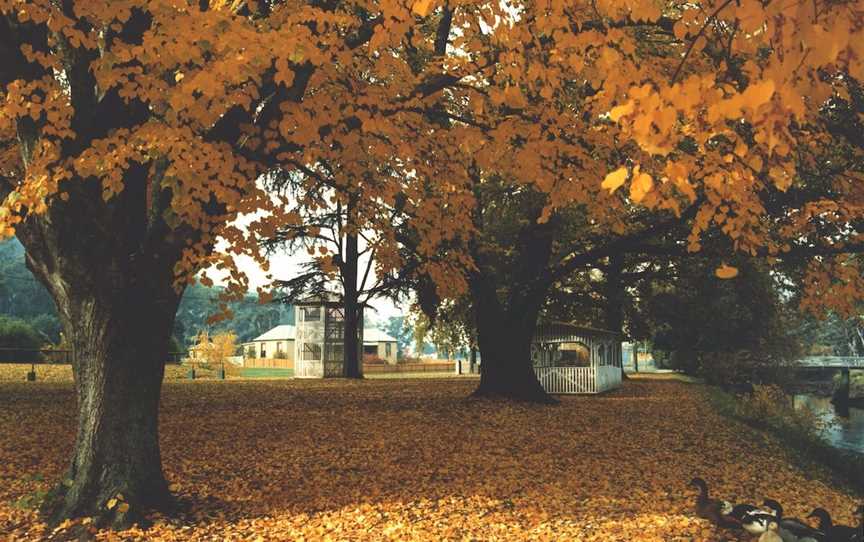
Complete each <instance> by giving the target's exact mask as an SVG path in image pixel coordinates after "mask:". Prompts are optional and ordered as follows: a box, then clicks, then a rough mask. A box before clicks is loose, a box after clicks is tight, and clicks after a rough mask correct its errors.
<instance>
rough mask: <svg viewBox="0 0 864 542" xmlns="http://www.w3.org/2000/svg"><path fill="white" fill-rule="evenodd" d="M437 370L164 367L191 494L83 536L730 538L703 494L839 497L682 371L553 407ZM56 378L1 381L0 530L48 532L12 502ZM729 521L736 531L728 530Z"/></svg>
mask: <svg viewBox="0 0 864 542" xmlns="http://www.w3.org/2000/svg"><path fill="white" fill-rule="evenodd" d="M475 385H476V383H475V382H471V381H466V380H458V379H449V380H422V381H410V380H378V381H360V382H347V381H267V382H243V381H232V382H182V381H181V382H167V383H166V384H165V387H164V392H163V401H162V412H161V435H162V443H163V462H164V466H165V471H166V474H167V476H168V479H169V480H170V482H171V484H172V490H174V491H175V492H177V493H178V494H179V495H180V496H181V497H183V498H184V499H185V500H187V502H190V503H192V504H191V508H190V509H189V510H188V512H187V513H185V515H183V516H182V517H178V518H162V517H159V516H156V517H154V520H155V525H154V526H153V527H152V528H151V529H149V530H148V531H142V530H140V529H133V530H130V531H125V532H121V533H114V532H110V531H100V532H98V533H97V535H96V538H97V539H99V540H357V541H366V540H433V541H438V540H502V541H518V540H576V541H604V542H611V541H628V542H636V541H666V542H670V541H690V540H696V541H719V540H747V539H748V538H747V537H746V536H744V535H732V534H729V533H723V532H722V531H719V530H717V529H715V528H714V527H712V526H711V525H709V524H707V523H706V522H705V521H704V520H700V519H697V518H695V517H694V515H693V513H692V510H691V507H692V501H693V495H694V494H693V492H692V491H691V490H690V489H688V488H687V487H686V485H687V482H688V481H689V480H690V479H691V478H692V477H693V476H695V475H698V476H702V477H704V478H705V479H706V480H708V482H709V484H711V489H712V492H713V493H714V494H716V495H717V496H718V497H722V498H726V499H730V500H733V501H736V502H754V501H759V502H761V500H762V498H763V497H772V498H775V499H777V500H779V501H780V502H781V503H782V504H783V505H784V507H785V508H786V509H787V514H788V515H795V516H799V517H801V516H805V515H806V514H807V513H808V512H809V511H810V509H811V508H813V507H815V506H822V507H825V508H827V509H828V510H830V511H831V512H832V513H834V515H835V516H836V518H837V520H839V521H841V522H851V521H852V517H851V512H852V508H853V504H854V503H855V500H854V498H853V496H852V495H850V494H848V493H844V492H843V491H842V490H840V489H837V488H833V487H831V484H830V483H828V482H825V481H821V480H819V479H817V478H816V477H814V476H813V473H811V472H804V471H802V470H801V469H800V468H798V467H796V466H795V465H793V464H792V463H791V462H790V459H789V457H788V456H787V454H786V453H785V452H784V451H783V450H782V449H781V448H780V447H779V445H778V444H777V441H775V440H773V439H771V438H770V437H767V436H764V435H761V434H759V433H755V432H753V431H751V430H750V429H747V428H745V427H744V426H742V425H739V424H736V423H733V422H730V421H728V420H726V419H724V418H721V417H720V416H719V415H717V414H715V413H713V412H712V411H711V409H710V407H709V405H708V403H707V402H706V401H705V400H704V399H703V398H702V396H701V394H700V392H699V387H698V386H694V385H689V384H684V383H680V382H648V381H645V382H629V383H627V384H626V385H625V387H624V388H623V389H622V390H618V391H616V392H613V393H609V394H605V395H602V396H595V397H563V398H562V400H561V404H560V405H558V406H554V407H546V406H532V405H524V404H506V403H500V402H492V401H485V400H471V399H467V398H466V397H467V395H468V394H469V393H470V391H471V390H472V387H473V386H475ZM74 412H75V410H74V397H73V392H72V388H71V385H69V384H68V383H51V382H37V383H35V384H34V383H26V382H5V383H0V533H9V537H10V538H11V540H38V539H40V538H42V537H43V536H48V535H49V534H50V533H48V532H47V531H46V529H45V527H44V525H42V524H41V523H39V522H38V519H37V517H36V515H35V512H33V510H32V509H31V508H28V507H27V506H26V504H28V503H29V501H28V500H27V499H28V498H30V499H32V498H33V496H34V495H38V492H39V491H44V490H46V489H47V488H48V487H49V486H50V482H53V481H56V480H58V479H59V478H60V476H61V474H62V471H63V468H64V466H65V464H66V460H67V457H68V455H69V453H70V447H71V445H72V441H73V436H74V435H73V433H74V428H75V414H74ZM736 536H737V537H736Z"/></svg>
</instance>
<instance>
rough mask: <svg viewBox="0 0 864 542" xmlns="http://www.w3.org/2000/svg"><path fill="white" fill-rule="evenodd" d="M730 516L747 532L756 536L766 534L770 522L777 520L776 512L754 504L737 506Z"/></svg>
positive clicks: (733, 508)
mask: <svg viewBox="0 0 864 542" xmlns="http://www.w3.org/2000/svg"><path fill="white" fill-rule="evenodd" d="M729 515H730V516H732V517H733V518H735V519H737V520H738V521H739V522H740V523H741V527H743V528H744V530H745V531H747V532H748V533H750V534H754V535H756V534H762V533H764V532H766V531H767V530H768V524H769V522H770V521H771V520H774V519H776V517H775V514H774V512H772V511H765V510H762V509H761V508H758V507H757V506H754V505H752V504H736V505H735V506H734V507H732V513H731V514H729Z"/></svg>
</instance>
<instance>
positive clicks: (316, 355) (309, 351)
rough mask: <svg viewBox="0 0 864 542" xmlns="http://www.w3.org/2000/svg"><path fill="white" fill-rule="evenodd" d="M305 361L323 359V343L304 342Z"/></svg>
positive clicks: (303, 353) (303, 354)
mask: <svg viewBox="0 0 864 542" xmlns="http://www.w3.org/2000/svg"><path fill="white" fill-rule="evenodd" d="M302 356H303V361H318V360H320V359H321V345H320V344H315V343H303V352H302Z"/></svg>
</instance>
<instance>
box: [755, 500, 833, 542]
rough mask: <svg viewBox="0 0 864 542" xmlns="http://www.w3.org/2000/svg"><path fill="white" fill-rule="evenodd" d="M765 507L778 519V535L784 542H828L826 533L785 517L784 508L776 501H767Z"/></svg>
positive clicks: (764, 502) (798, 520)
mask: <svg viewBox="0 0 864 542" xmlns="http://www.w3.org/2000/svg"><path fill="white" fill-rule="evenodd" d="M762 505H763V506H765V507H766V508H768V509H769V510H771V512H773V515H774V516H775V517H776V518H777V534H779V535H780V537H781V538H782V539H783V542H827V538H826V537H825V533H823V532H822V531H820V530H818V529H814V528H813V527H811V526H810V525H807V524H806V523H804V522H803V521H801V520H800V519H797V518H786V517H783V507H782V506H780V503H779V502H777V501H775V500H774V499H765V500H764V501H763V503H762Z"/></svg>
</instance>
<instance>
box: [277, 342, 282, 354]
mask: <svg viewBox="0 0 864 542" xmlns="http://www.w3.org/2000/svg"><path fill="white" fill-rule="evenodd" d="M276 353H277V354H281V353H282V343H276Z"/></svg>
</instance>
